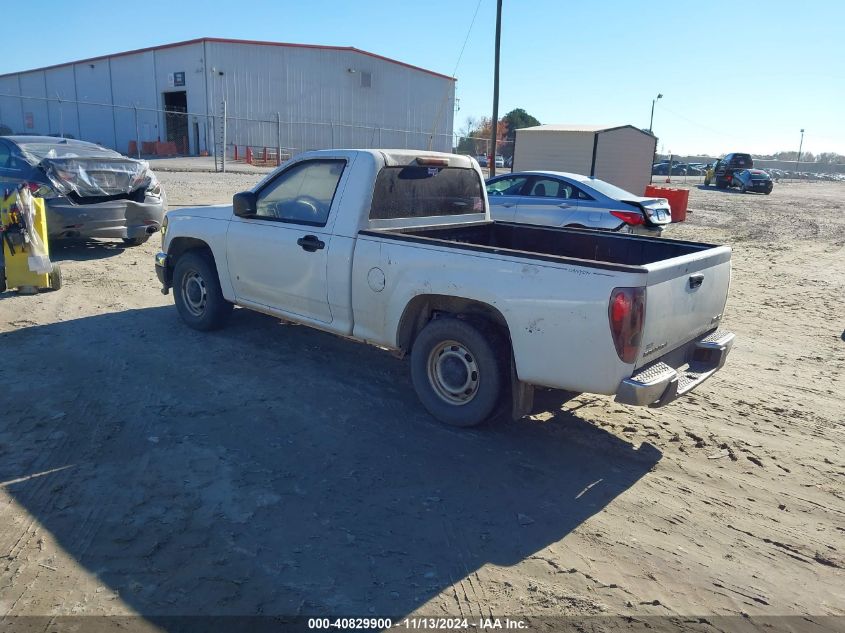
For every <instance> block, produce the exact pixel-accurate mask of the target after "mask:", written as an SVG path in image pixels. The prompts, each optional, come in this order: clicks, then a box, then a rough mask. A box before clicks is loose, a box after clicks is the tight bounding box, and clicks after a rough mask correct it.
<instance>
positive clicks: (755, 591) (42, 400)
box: [0, 172, 845, 623]
mask: <svg viewBox="0 0 845 633" xmlns="http://www.w3.org/2000/svg"><path fill="white" fill-rule="evenodd" d="M160 175H161V180H162V181H163V182H164V183H165V185H166V187H167V189H168V192H169V195H170V203H171V208H175V207H179V206H180V205H196V204H207V203H224V202H227V201H228V200H230V197H231V194H232V193H233V192H236V191H239V190H242V189H245V188H247V187H249V186H251V185H252V183H254V182H255V181H256V180H257V179H258V178H259V177H260V175H259V174H204V173H189V172H179V173H161V174H160ZM690 188H691V192H690V207H691V209H692V213H691V215H690V216H689V221H688V222H686V223H684V224H682V225H676V226H673V227H672V230H671V236H672V237H678V238H684V239H693V240H698V241H707V242H714V243H727V244H730V245H731V246H733V248H734V255H733V262H734V268H733V283H732V286H731V292H730V299H729V305H728V309H727V313H726V318H725V322H724V323H725V327H728V328H730V329H732V330H733V331H735V332H736V333H737V336H738V339H737V343H736V345H735V347H734V351H733V352H732V354H731V357H730V358H729V360H728V364H727V366H726V367H725V368H724V369H723V370H722V371H721V372H720V373H719V374H717V375H716V376H715V377H714V378H713V379H711V380H710V381H708V382H707V383H705V384H704V385H702V386H701V387H700V388H699V389H698V390H696V391H695V392H694V393H693V394H692V395H690V396H689V397H686V398H684V399H681V400H679V401H677V402H675V403H673V404H672V405H670V406H668V407H666V408H664V409H634V408H628V407H625V406H620V405H617V404H615V403H614V402H613V401H612V400H611V399H610V398H607V397H597V396H587V395H582V396H577V397H572V398H570V399H568V400H565V399H563V398H562V399H561V400H565V401H563V402H560V401H558V402H557V404H556V405H555V406H554V407H553V408H552V410H551V411H550V412H548V413H545V414H541V415H539V416H536V417H535V418H532V419H528V420H523V421H520V422H514V423H506V424H500V425H495V426H493V427H488V428H479V429H475V430H455V429H451V428H446V427H444V426H441V425H439V424H438V423H436V422H434V421H433V420H432V419H431V418H429V417H428V415H427V414H426V413H425V412H424V411H423V410H422V408H421V406H420V405H419V404H418V402H417V400H416V397H415V396H414V393H413V390H412V388H411V384H410V379H409V370H408V366H407V364H406V363H404V362H402V361H399V360H396V359H394V358H393V357H391V356H390V355H388V354H387V353H384V352H382V351H381V350H378V349H374V348H369V347H367V346H363V345H358V344H355V343H351V342H348V341H345V340H342V339H339V338H336V337H333V336H330V335H326V334H322V333H319V332H316V331H312V330H309V329H306V328H303V327H296V326H293V325H283V324H280V323H279V322H278V321H276V320H274V319H272V318H269V317H266V316H262V315H258V314H254V313H250V312H247V311H245V310H237V311H236V312H235V314H234V315H233V318H232V321H231V324H230V326H229V327H228V328H226V329H224V330H221V331H219V332H214V333H210V334H201V333H199V332H195V331H192V330H189V329H188V328H187V327H185V326H183V325H182V324H181V322H180V321H179V320H178V317H177V315H176V311H175V308H174V307H173V302H172V298H171V297H169V296H168V297H165V296H162V295H161V294H160V292H159V288H158V284H157V281H156V279H155V275H154V272H153V254H154V253H155V252H156V250H157V249H158V247H159V240H158V239H157V238H154V239H153V240H151V241H150V242H149V243H147V244H146V245H144V246H142V247H139V248H129V249H125V248H123V246H122V245H121V244H118V243H115V242H105V241H104V242H87V243H81V244H80V243H76V244H59V245H56V246H55V248H54V258H55V259H56V260H58V261H60V262H61V264H62V267H63V271H64V276H65V287H64V288H63V289H62V290H61V291H59V292H55V293H42V294H40V295H38V296H17V295H14V294H12V293H5V294H3V295H0V332H2V333H1V334H0V350H2V355H3V356H2V362H0V380H1V381H2V382H0V384H2V387H1V388H0V412H2V414H0V416H2V421H0V620H2V619H3V617H4V616H16V615H48V616H53V615H62V614H85V615H93V614H111V615H126V614H140V615H143V616H145V617H147V618H152V617H154V616H162V615H182V614H198V613H202V614H205V615H212V614H234V615H243V614H264V615H273V614H286V615H291V614H335V615H338V614H340V615H363V616H367V615H374V614H380V615H385V614H389V615H392V616H393V617H398V616H405V615H408V614H412V613H415V614H428V615H447V614H448V615H454V616H461V615H463V616H467V617H476V616H485V615H489V614H510V615H524V616H540V615H615V614H627V615H634V616H638V617H639V616H647V615H714V614H721V615H740V614H750V615H785V614H811V615H816V616H821V615H845V582H843V571H844V570H845V486H844V485H843V482H845V454H844V453H843V437H844V436H843V410H844V409H843V402H845V397H843V396H845V386H844V385H843V368H845V332H843V329H845V310H843V301H842V297H843V296H845V237H843V236H844V235H845V232H843V231H845V202H843V198H845V196H843V194H845V185H843V184H840V183H812V184H811V183H803V184H802V183H799V184H783V185H778V186H776V187H775V191H774V193H773V194H772V195H771V196H762V195H742V194H739V193H732V192H723V191H717V190H715V189H709V190H708V189H703V188H699V187H696V186H694V185H693V186H691V187H690ZM561 362H573V360H572V359H570V360H568V361H567V359H561ZM840 623H841V621H840Z"/></svg>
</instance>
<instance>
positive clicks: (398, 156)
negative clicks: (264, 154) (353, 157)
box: [308, 149, 472, 169]
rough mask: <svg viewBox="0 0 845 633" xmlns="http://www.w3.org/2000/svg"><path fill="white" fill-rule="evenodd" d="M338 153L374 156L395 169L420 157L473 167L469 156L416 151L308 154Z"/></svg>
mask: <svg viewBox="0 0 845 633" xmlns="http://www.w3.org/2000/svg"><path fill="white" fill-rule="evenodd" d="M338 152H344V153H346V152H349V153H357V154H367V155H369V156H372V157H373V158H375V159H376V160H382V161H384V164H385V165H387V166H389V167H395V166H398V165H410V164H411V163H415V162H416V161H417V159H418V158H420V157H431V158H445V159H446V160H447V161H448V166H449V167H459V168H464V169H469V168H471V167H472V159H471V158H470V157H469V156H463V155H461V154H449V153H446V152H432V151H427V150H415V149H321V150H313V151H310V152H308V154H309V155H320V154H326V155H330V154H335V155H336V154H337V153H338Z"/></svg>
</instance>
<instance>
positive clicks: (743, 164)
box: [714, 152, 754, 189]
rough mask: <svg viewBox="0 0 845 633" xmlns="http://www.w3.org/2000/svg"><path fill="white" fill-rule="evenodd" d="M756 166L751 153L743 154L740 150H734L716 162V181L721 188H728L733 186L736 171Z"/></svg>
mask: <svg viewBox="0 0 845 633" xmlns="http://www.w3.org/2000/svg"><path fill="white" fill-rule="evenodd" d="M752 167H754V161H753V160H752V158H751V154H743V153H740V152H732V153H730V154H728V155H727V156H725V157H724V158H723V159H721V160H719V161H718V162H717V163H716V168H715V172H716V173H715V176H714V178H715V181H716V186H717V187H718V188H719V189H726V188H727V187H730V186H731V182H732V181H733V177H734V173H736V172H737V171H742V170H743V169H751V168H752Z"/></svg>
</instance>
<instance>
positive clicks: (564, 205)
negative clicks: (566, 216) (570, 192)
mask: <svg viewBox="0 0 845 633" xmlns="http://www.w3.org/2000/svg"><path fill="white" fill-rule="evenodd" d="M557 206H559V207H560V208H561V209H571V208H572V205H571V204H567V203H566V202H561V203H560V204H559V205H557Z"/></svg>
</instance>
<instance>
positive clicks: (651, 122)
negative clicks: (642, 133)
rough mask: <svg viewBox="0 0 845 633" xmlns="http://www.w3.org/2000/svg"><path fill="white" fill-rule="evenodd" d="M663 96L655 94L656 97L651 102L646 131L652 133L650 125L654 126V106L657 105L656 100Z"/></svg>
mask: <svg viewBox="0 0 845 633" xmlns="http://www.w3.org/2000/svg"><path fill="white" fill-rule="evenodd" d="M662 98H663V95H662V94H661V93H659V92H658V93H657V96H656V97H655V98H654V99H652V100H651V118H650V119H649V120H648V131H649V132H651V131H652V129H653V128H652V125H654V104H655V103H657V100H658V99H662Z"/></svg>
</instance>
